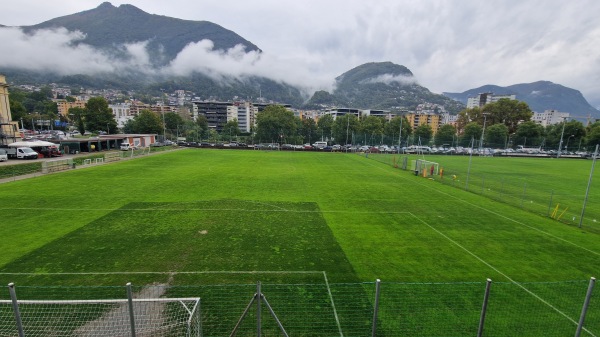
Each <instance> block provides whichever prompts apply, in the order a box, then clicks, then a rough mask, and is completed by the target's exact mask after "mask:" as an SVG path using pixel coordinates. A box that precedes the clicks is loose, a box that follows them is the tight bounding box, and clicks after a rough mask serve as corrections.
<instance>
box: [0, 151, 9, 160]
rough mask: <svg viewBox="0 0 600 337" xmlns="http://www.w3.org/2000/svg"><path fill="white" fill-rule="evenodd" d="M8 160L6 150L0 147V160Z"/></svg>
mask: <svg viewBox="0 0 600 337" xmlns="http://www.w3.org/2000/svg"><path fill="white" fill-rule="evenodd" d="M7 160H8V152H6V150H5V149H0V161H7Z"/></svg>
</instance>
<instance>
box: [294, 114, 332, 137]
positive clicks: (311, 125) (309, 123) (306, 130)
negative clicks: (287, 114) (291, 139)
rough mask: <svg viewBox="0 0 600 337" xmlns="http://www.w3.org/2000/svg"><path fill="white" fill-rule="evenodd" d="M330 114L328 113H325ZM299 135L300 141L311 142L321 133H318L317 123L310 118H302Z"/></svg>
mask: <svg viewBox="0 0 600 337" xmlns="http://www.w3.org/2000/svg"><path fill="white" fill-rule="evenodd" d="M326 116H330V115H326ZM298 133H299V135H300V136H301V137H302V142H304V143H308V144H312V142H313V141H314V140H316V139H319V136H321V135H322V133H318V130H317V123H315V120H314V119H312V118H306V119H303V120H302V121H301V123H300V129H299V132H298Z"/></svg>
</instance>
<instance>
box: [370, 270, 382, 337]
mask: <svg viewBox="0 0 600 337" xmlns="http://www.w3.org/2000/svg"><path fill="white" fill-rule="evenodd" d="M380 290H381V280H380V279H377V280H376V281H375V306H374V308H373V327H372V329H371V337H375V335H376V334H377V313H378V312H379V294H380Z"/></svg>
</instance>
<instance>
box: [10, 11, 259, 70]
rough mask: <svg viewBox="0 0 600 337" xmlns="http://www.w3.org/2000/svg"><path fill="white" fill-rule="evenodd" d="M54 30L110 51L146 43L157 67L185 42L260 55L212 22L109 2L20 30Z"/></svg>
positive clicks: (175, 54)
mask: <svg viewBox="0 0 600 337" xmlns="http://www.w3.org/2000/svg"><path fill="white" fill-rule="evenodd" d="M58 27H64V28H66V29H68V30H70V31H81V32H82V33H84V34H85V38H84V39H83V40H81V41H80V42H79V43H85V44H89V45H90V46H93V47H96V48H99V49H103V50H112V51H113V52H115V45H123V44H127V43H136V42H143V41H148V45H147V46H146V49H147V50H148V51H149V54H150V55H151V56H152V55H156V56H155V57H153V59H152V61H153V63H155V64H158V65H164V64H166V63H168V62H169V61H171V60H173V59H174V58H175V57H176V56H177V54H178V53H179V52H180V51H181V50H183V48H185V46H187V45H188V44H189V43H192V42H199V41H202V40H205V39H207V40H211V41H212V42H213V43H214V48H213V49H215V50H227V49H230V48H233V47H235V46H236V45H240V44H241V45H243V46H244V47H245V48H246V51H247V52H248V51H259V52H260V49H259V48H258V47H257V46H256V45H254V44H253V43H252V42H250V41H248V40H246V39H244V38H243V37H241V36H240V35H238V34H237V33H235V32H233V31H231V30H228V29H225V28H223V27H222V26H220V25H217V24H215V23H212V22H209V21H191V20H182V19H177V18H171V17H167V16H163V15H157V14H149V13H146V12H144V11H143V10H141V9H139V8H137V7H135V6H133V5H128V4H123V5H120V6H119V7H115V6H113V5H112V4H111V3H110V2H103V3H102V4H101V5H100V6H98V7H96V8H94V9H90V10H86V11H83V12H79V13H75V14H70V15H65V16H61V17H58V18H54V19H50V20H47V21H44V22H42V23H39V24H36V25H31V26H21V27H20V28H22V29H23V30H24V31H25V32H26V33H32V32H33V31H35V30H38V29H51V28H58ZM157 51H162V53H164V55H157V54H161V53H157ZM116 52H118V50H116Z"/></svg>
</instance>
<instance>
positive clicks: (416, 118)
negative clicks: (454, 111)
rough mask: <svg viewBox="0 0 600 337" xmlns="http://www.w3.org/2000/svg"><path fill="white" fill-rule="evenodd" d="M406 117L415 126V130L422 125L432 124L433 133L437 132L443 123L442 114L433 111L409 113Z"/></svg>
mask: <svg viewBox="0 0 600 337" xmlns="http://www.w3.org/2000/svg"><path fill="white" fill-rule="evenodd" d="M406 119H407V120H408V122H409V123H410V126H411V127H412V128H413V130H415V129H416V128H418V127H419V126H421V125H429V126H431V129H432V130H433V134H436V133H437V131H438V130H439V128H440V125H441V123H440V121H441V116H440V115H439V114H436V113H431V112H426V113H419V112H413V113H409V114H406Z"/></svg>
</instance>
